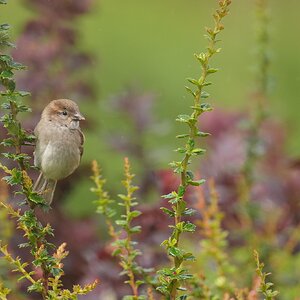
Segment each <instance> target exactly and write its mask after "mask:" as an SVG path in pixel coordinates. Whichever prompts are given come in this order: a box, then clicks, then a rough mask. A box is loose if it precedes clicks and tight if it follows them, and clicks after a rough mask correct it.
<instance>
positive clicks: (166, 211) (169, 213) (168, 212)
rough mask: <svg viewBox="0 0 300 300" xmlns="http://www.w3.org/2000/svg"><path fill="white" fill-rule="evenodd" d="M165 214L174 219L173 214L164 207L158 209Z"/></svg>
mask: <svg viewBox="0 0 300 300" xmlns="http://www.w3.org/2000/svg"><path fill="white" fill-rule="evenodd" d="M160 209H161V210H162V211H163V212H164V213H165V214H167V215H169V216H170V217H172V218H173V217H174V216H175V212H174V211H172V210H170V209H167V208H165V207H161V208H160Z"/></svg>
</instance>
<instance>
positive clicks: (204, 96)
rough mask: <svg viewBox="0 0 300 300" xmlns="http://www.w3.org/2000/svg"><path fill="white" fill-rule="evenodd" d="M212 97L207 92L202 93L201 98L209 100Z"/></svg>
mask: <svg viewBox="0 0 300 300" xmlns="http://www.w3.org/2000/svg"><path fill="white" fill-rule="evenodd" d="M209 96H210V95H209V93H207V92H205V91H202V92H201V98H202V99H206V98H208V97H209Z"/></svg>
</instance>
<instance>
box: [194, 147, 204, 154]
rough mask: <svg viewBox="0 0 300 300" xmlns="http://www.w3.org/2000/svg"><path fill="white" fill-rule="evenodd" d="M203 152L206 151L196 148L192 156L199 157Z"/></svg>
mask: <svg viewBox="0 0 300 300" xmlns="http://www.w3.org/2000/svg"><path fill="white" fill-rule="evenodd" d="M205 152H206V150H205V149H202V148H196V149H193V150H192V154H196V155H201V154H204V153H205Z"/></svg>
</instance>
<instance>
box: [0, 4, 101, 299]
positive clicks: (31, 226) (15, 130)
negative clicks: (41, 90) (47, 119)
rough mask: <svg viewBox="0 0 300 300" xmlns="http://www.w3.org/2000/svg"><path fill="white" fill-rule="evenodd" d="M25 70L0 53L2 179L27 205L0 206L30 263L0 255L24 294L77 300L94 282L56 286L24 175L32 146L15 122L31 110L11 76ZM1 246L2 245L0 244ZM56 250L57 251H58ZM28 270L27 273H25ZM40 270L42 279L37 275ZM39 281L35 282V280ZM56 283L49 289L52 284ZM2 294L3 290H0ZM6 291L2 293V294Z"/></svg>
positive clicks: (3, 37) (3, 42)
mask: <svg viewBox="0 0 300 300" xmlns="http://www.w3.org/2000/svg"><path fill="white" fill-rule="evenodd" d="M0 4H6V1H4V0H2V1H0ZM8 30H9V25H8V24H2V25H0V46H1V50H3V49H5V48H6V47H12V46H13V45H12V44H11V43H10V42H9V34H8ZM24 69H25V66H24V65H22V64H21V63H18V62H15V61H14V60H13V58H12V57H11V56H10V55H8V54H3V52H1V53H0V84H1V85H2V89H1V92H0V99H1V108H2V110H4V111H5V113H4V114H3V116H2V117H1V119H0V121H1V122H2V124H3V127H4V128H5V129H6V131H7V137H6V138H5V139H4V140H2V141H1V146H4V147H6V148H7V152H5V153H2V155H3V156H4V157H5V158H6V159H8V160H10V162H11V164H15V165H16V166H15V167H13V168H12V169H10V168H9V167H7V166H5V165H3V164H1V163H0V169H2V170H3V171H4V172H5V173H6V176H5V177H3V178H2V179H3V180H4V181H5V182H6V183H7V184H8V185H9V186H15V187H16V190H17V191H16V192H15V194H18V195H21V196H22V197H23V199H24V201H23V202H21V203H20V205H24V204H27V205H28V206H29V207H28V206H27V207H26V208H25V211H24V212H21V210H20V209H14V208H12V207H11V206H9V205H7V204H5V203H4V202H0V205H1V206H2V207H3V208H4V209H5V210H6V211H7V213H8V214H9V215H11V216H12V217H13V218H15V219H16V220H17V228H18V229H21V230H22V231H23V232H24V237H25V238H26V239H27V242H25V243H23V244H20V245H19V247H20V248H29V250H30V253H31V255H32V257H33V260H32V261H31V262H30V263H29V262H21V260H20V258H18V257H17V258H13V256H12V255H11V254H10V253H9V252H8V250H7V249H8V247H7V245H2V244H1V248H0V251H1V252H2V254H3V255H4V258H6V260H7V261H8V262H9V263H10V265H12V266H14V268H15V269H14V271H16V272H19V273H20V277H18V279H19V280H21V279H26V280H27V281H28V282H29V284H30V285H29V287H28V289H27V290H28V292H37V293H39V294H41V296H42V299H44V300H46V299H48V300H49V299H65V300H67V299H77V295H81V294H86V293H88V292H89V291H90V290H91V289H93V288H94V287H95V285H96V282H94V283H93V284H91V285H88V286H86V287H83V288H81V287H79V286H75V287H74V289H73V291H69V290H64V289H63V288H62V284H61V282H60V277H61V276H62V275H63V270H62V269H61V266H62V264H61V263H60V260H61V257H58V256H57V255H55V254H53V255H52V254H51V252H52V251H53V250H52V249H54V248H55V246H54V245H53V244H51V243H49V242H48V240H47V238H48V237H49V236H53V229H52V228H51V226H50V224H47V225H46V226H43V224H42V223H41V222H40V221H39V220H38V218H37V216H36V214H35V210H34V209H35V208H36V207H41V208H47V205H46V204H45V202H44V199H43V197H42V196H40V195H39V194H38V193H36V192H35V191H33V183H32V179H31V178H30V176H29V175H28V173H27V171H28V170H29V169H31V168H33V167H32V166H31V165H30V162H29V160H30V159H31V157H30V156H29V155H27V154H26V153H24V152H23V151H22V150H23V149H22V148H23V146H27V145H33V143H34V140H35V138H34V136H33V135H32V134H30V133H28V132H26V130H24V129H23V128H22V126H21V123H20V122H19V120H18V115H19V113H24V112H30V111H31V109H30V108H29V107H28V106H26V105H25V104H24V103H23V97H25V96H28V95H29V93H28V92H24V91H18V90H17V89H16V82H15V79H14V75H15V72H16V71H19V70H24ZM2 243H3V242H2ZM59 249H60V248H59ZM29 267H30V270H29V271H27V269H29ZM40 270H41V273H42V276H40V275H39V273H40ZM35 278H39V279H35ZM55 281H56V282H58V284H57V285H56V286H53V282H55ZM2 290H3V289H2ZM6 292H7V290H5V289H4V290H3V291H2V294H5V293H6Z"/></svg>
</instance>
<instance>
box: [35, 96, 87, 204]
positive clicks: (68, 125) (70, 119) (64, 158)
mask: <svg viewBox="0 0 300 300" xmlns="http://www.w3.org/2000/svg"><path fill="white" fill-rule="evenodd" d="M82 120H85V118H84V117H83V116H82V114H81V113H80V112H79V108H78V105H77V104H76V103H75V102H73V101H71V100H68V99H59V100H53V101H51V102H50V103H49V104H48V105H47V106H46V107H45V108H44V110H43V112H42V116H41V120H40V121H39V123H38V124H37V126H36V127H35V129H34V133H35V135H36V138H37V141H36V147H35V151H34V164H35V166H37V167H38V168H39V169H40V171H41V173H40V175H39V177H38V179H37V181H36V183H35V185H34V190H35V191H36V192H38V193H40V194H41V195H42V196H43V197H44V199H45V201H46V203H48V204H49V205H50V204H51V202H52V199H53V194H54V190H55V187H56V182H57V180H60V179H63V178H65V177H67V176H69V175H70V174H72V173H73V172H74V171H75V170H76V169H77V167H78V166H79V163H80V159H81V156H82V152H83V143H84V135H83V133H82V132H81V130H80V126H79V121H82Z"/></svg>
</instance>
